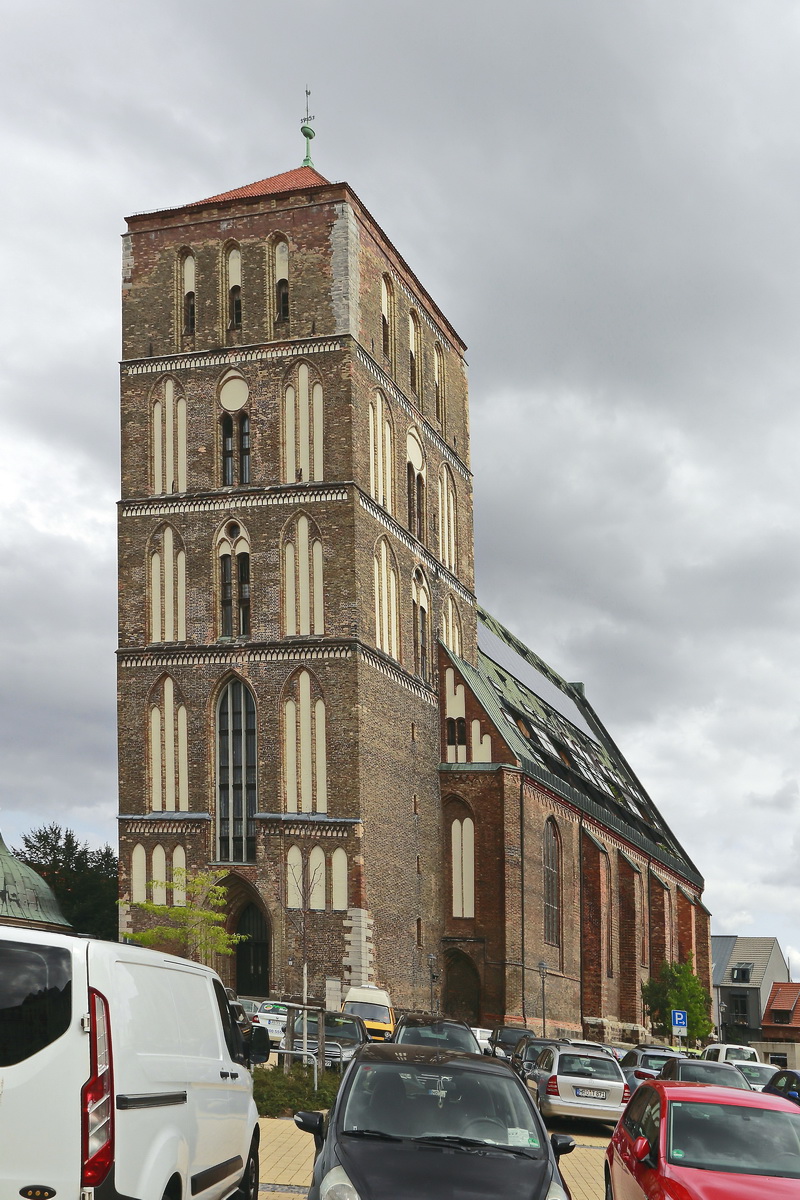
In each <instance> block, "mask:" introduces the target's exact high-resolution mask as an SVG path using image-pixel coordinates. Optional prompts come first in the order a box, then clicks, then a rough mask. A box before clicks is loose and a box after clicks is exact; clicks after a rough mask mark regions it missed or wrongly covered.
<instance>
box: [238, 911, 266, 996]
mask: <svg viewBox="0 0 800 1200" xmlns="http://www.w3.org/2000/svg"><path fill="white" fill-rule="evenodd" d="M236 932H237V933H243V934H246V936H247V941H244V942H239V943H238V945H237V947H236V991H237V992H238V993H239V995H240V996H253V997H259V996H268V995H269V929H268V927H267V923H266V921H265V920H264V917H263V915H262V913H261V910H260V909H258V908H256V906H255V904H248V906H247V908H245V909H244V911H243V912H242V915H241V916H240V917H239V924H238V925H237V927H236Z"/></svg>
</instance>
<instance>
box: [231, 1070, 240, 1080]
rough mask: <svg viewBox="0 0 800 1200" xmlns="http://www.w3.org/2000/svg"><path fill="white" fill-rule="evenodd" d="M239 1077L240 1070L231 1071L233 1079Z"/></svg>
mask: <svg viewBox="0 0 800 1200" xmlns="http://www.w3.org/2000/svg"><path fill="white" fill-rule="evenodd" d="M238 1078H239V1072H238V1071H231V1079H238Z"/></svg>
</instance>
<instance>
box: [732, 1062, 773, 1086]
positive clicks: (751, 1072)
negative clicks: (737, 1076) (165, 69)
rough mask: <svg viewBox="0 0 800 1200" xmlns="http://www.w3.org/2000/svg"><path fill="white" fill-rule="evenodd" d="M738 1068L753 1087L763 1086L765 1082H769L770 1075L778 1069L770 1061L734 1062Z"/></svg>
mask: <svg viewBox="0 0 800 1200" xmlns="http://www.w3.org/2000/svg"><path fill="white" fill-rule="evenodd" d="M736 1066H737V1067H738V1068H739V1070H740V1071H741V1072H742V1074H743V1075H744V1077H745V1079H746V1080H747V1082H748V1083H751V1084H753V1086H754V1087H763V1086H764V1084H765V1083H769V1081H770V1079H772V1076H773V1075H775V1074H776V1073H777V1071H778V1068H777V1067H775V1066H773V1065H772V1063H751V1062H739V1063H737V1064H736Z"/></svg>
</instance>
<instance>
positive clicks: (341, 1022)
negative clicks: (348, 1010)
mask: <svg viewBox="0 0 800 1200" xmlns="http://www.w3.org/2000/svg"><path fill="white" fill-rule="evenodd" d="M317 1022H318V1018H317V1016H316V1015H314V1016H311V1015H309V1018H308V1036H309V1037H314V1038H315V1037H316V1036H317V1027H318V1026H317ZM302 1031H303V1016H302V1013H298V1014H297V1016H296V1017H295V1021H294V1035H295V1038H296V1037H298V1035H301V1034H302ZM325 1037H326V1038H333V1039H335V1040H336V1041H337V1042H361V1041H363V1040H364V1039H363V1037H362V1034H361V1027H360V1026H359V1024H358V1022H357V1021H354V1020H353V1018H352V1017H348V1016H347V1015H346V1014H345V1015H344V1016H341V1017H340V1016H339V1015H338V1014H336V1013H326V1014H325Z"/></svg>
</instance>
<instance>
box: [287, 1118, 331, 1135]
mask: <svg viewBox="0 0 800 1200" xmlns="http://www.w3.org/2000/svg"><path fill="white" fill-rule="evenodd" d="M324 1121H325V1117H324V1114H323V1113H321V1112H296V1113H295V1114H294V1123H295V1125H296V1126H297V1128H298V1129H302V1131H303V1133H313V1135H314V1137H315V1138H321V1137H322V1127H323V1124H324Z"/></svg>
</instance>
